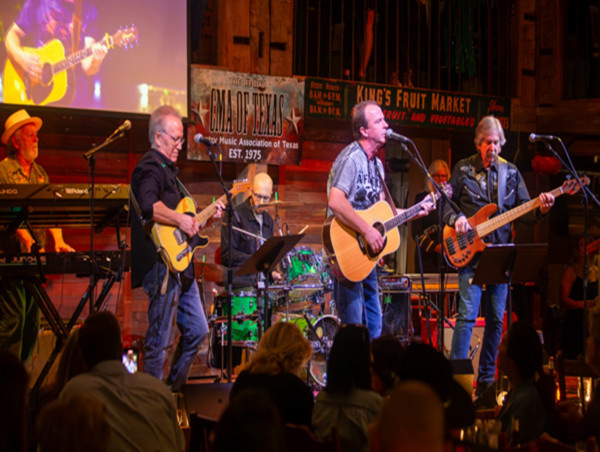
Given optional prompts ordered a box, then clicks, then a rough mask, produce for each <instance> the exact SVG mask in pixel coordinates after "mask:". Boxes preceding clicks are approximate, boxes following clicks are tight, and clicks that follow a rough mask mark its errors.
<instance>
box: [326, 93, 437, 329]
mask: <svg viewBox="0 0 600 452" xmlns="http://www.w3.org/2000/svg"><path fill="white" fill-rule="evenodd" d="M387 129H388V124H387V122H386V121H385V117H384V115H383V112H382V110H381V108H380V107H379V105H378V104H377V103H376V102H373V101H364V102H361V103H359V104H357V105H356V106H355V107H354V109H353V111H352V132H353V135H354V138H355V140H356V141H354V142H352V143H351V144H349V145H348V146H346V147H345V148H344V149H343V150H342V151H341V152H340V153H339V155H338V156H337V158H336V159H335V162H334V163H333V167H332V168H331V172H330V173H329V180H328V182H327V188H328V192H329V198H328V205H329V208H330V209H331V211H332V212H333V216H331V217H329V218H328V219H327V220H326V221H325V224H324V226H323V232H322V233H323V247H324V249H325V252H326V253H327V255H328V259H329V261H330V262H329V263H330V265H331V267H332V270H333V271H334V274H335V275H336V278H337V281H336V282H335V283H334V286H333V296H334V299H335V301H336V304H337V308H338V314H339V316H340V320H341V321H342V323H344V324H347V323H352V324H365V325H367V327H368V328H369V333H370V335H371V338H376V337H378V336H379V335H380V334H381V328H382V318H381V306H380V304H379V287H378V281H377V272H376V269H375V265H376V264H377V262H378V261H379V259H380V258H381V257H383V256H384V255H385V254H389V253H392V252H394V251H396V249H398V246H399V244H400V236H399V233H398V229H397V226H399V225H400V224H402V223H403V222H405V221H407V220H409V219H411V218H416V217H419V216H424V215H427V214H428V213H429V212H430V211H431V210H432V209H433V208H434V206H435V204H434V203H433V201H432V200H431V199H430V198H427V199H425V200H423V201H422V202H421V203H419V204H417V205H415V206H413V207H411V208H409V209H406V210H404V211H400V212H399V213H398V215H396V216H394V214H393V212H392V208H391V206H390V204H388V203H387V202H386V201H385V199H386V197H387V196H386V191H387V188H385V186H384V184H385V182H384V181H383V165H382V163H381V161H380V160H379V159H378V158H377V157H376V152H377V151H378V150H379V149H380V148H381V147H382V146H383V145H384V144H385V142H386V131H387ZM389 201H390V202H391V203H393V201H392V200H391V199H390V200H389ZM386 220H387V221H386Z"/></svg>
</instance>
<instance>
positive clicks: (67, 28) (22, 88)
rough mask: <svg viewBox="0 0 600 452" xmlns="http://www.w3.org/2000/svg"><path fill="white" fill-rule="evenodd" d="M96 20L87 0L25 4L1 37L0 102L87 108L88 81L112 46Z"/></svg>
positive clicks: (29, 1) (37, 0) (29, 0)
mask: <svg viewBox="0 0 600 452" xmlns="http://www.w3.org/2000/svg"><path fill="white" fill-rule="evenodd" d="M97 16H98V12H97V10H96V7H95V6H94V5H92V4H91V3H90V2H89V1H88V0H27V1H26V2H25V4H24V6H23V9H22V10H21V12H20V14H19V16H18V18H17V19H16V20H15V22H14V23H13V24H12V25H11V26H10V27H9V29H8V32H7V34H6V51H7V54H8V59H7V62H6V67H5V69H4V77H3V79H4V102H7V103H18V104H35V105H46V104H52V105H63V106H86V105H90V97H91V92H92V91H93V89H92V88H91V85H90V79H89V77H90V76H92V75H95V74H97V73H98V71H99V70H100V66H101V65H102V62H103V61H104V58H105V56H106V54H107V52H108V50H109V46H110V45H113V44H112V39H113V37H109V38H110V39H107V37H105V38H103V39H101V40H99V39H98V36H99V34H98V30H97V29H96V19H97Z"/></svg>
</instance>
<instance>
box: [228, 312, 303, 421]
mask: <svg viewBox="0 0 600 452" xmlns="http://www.w3.org/2000/svg"><path fill="white" fill-rule="evenodd" d="M311 355H312V346H311V344H310V342H309V341H308V339H306V338H305V337H304V336H303V335H302V332H301V331H300V328H298V326H296V325H295V324H294V323H290V322H278V323H276V324H274V325H273V326H271V327H270V328H269V329H268V330H267V331H266V332H265V334H264V336H263V337H262V338H261V340H260V342H259V343H258V349H257V350H256V352H255V353H254V354H253V355H252V357H251V358H250V361H249V362H248V364H247V365H246V366H245V367H244V369H243V370H242V372H240V374H239V375H238V377H237V379H236V381H235V383H234V385H233V388H232V389H231V394H230V399H231V400H233V399H234V398H235V397H237V396H238V395H239V394H241V393H242V392H243V391H244V390H246V389H261V390H263V391H264V392H265V393H266V394H267V395H268V396H270V397H271V398H272V399H273V401H274V402H275V404H276V405H277V407H278V409H279V412H280V414H281V417H282V420H283V422H284V423H292V424H300V425H307V426H310V419H311V414H312V408H313V405H314V399H313V394H312V391H311V389H310V388H309V387H308V385H307V384H305V383H304V382H303V381H302V380H301V379H300V372H301V370H302V368H303V367H304V366H305V365H306V363H307V362H308V360H309V359H310V357H311Z"/></svg>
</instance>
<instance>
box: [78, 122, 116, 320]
mask: <svg viewBox="0 0 600 452" xmlns="http://www.w3.org/2000/svg"><path fill="white" fill-rule="evenodd" d="M125 132H126V130H123V131H121V132H119V133H116V134H115V133H113V134H112V135H111V136H109V137H108V138H107V139H106V140H104V142H103V143H101V144H100V145H98V146H94V147H93V148H92V149H90V150H89V151H87V152H85V153H84V154H83V158H84V159H86V160H87V161H88V164H89V167H90V284H89V286H90V301H89V304H90V314H92V313H93V312H94V305H95V302H94V287H95V286H96V282H97V278H96V276H97V275H96V257H95V256H94V232H95V231H94V228H95V225H94V198H95V194H96V190H95V182H94V173H95V170H96V157H95V154H96V152H98V151H99V150H101V149H104V148H105V147H106V146H108V145H109V144H111V143H113V142H114V141H117V140H119V139H121V138H123V137H124V136H125Z"/></svg>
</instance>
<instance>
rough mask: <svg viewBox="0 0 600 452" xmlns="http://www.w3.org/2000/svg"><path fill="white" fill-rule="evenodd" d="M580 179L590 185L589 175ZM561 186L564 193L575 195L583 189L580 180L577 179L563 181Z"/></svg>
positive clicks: (584, 183)
mask: <svg viewBox="0 0 600 452" xmlns="http://www.w3.org/2000/svg"><path fill="white" fill-rule="evenodd" d="M579 179H580V180H581V183H582V184H583V185H589V183H590V178H589V177H588V176H583V177H580V178H579ZM561 188H562V191H563V193H566V194H568V195H574V194H575V193H577V192H578V191H579V190H580V189H581V185H579V182H578V181H577V180H575V179H567V180H565V181H564V182H563V183H562V185H561Z"/></svg>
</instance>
